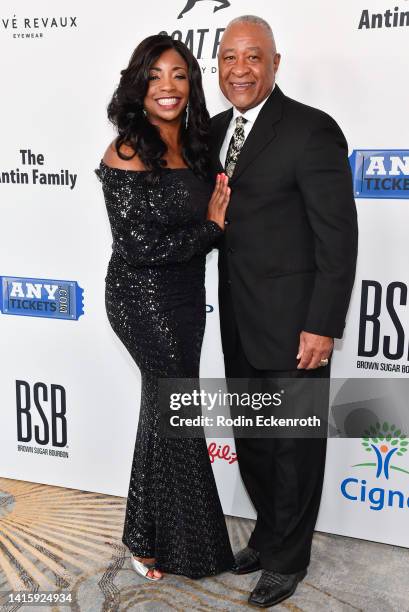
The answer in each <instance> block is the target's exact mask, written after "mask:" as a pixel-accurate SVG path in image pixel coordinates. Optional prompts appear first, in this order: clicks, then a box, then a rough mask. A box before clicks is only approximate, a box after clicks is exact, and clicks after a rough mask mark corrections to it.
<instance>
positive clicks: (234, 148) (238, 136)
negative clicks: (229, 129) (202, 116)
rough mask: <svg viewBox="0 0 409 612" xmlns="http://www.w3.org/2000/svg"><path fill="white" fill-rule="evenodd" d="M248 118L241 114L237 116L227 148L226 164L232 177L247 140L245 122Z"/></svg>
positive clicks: (227, 172)
mask: <svg viewBox="0 0 409 612" xmlns="http://www.w3.org/2000/svg"><path fill="white" fill-rule="evenodd" d="M245 123H247V119H245V118H244V117H242V116H241V115H239V116H238V117H236V127H235V129H234V132H233V136H232V137H231V140H230V143H229V148H228V149H227V155H226V162H225V164H224V167H225V171H226V174H227V176H228V177H229V178H230V177H231V176H232V174H233V172H234V168H235V167H236V164H237V160H238V158H239V155H240V151H241V148H242V146H243V144H244V141H245V135H244V124H245Z"/></svg>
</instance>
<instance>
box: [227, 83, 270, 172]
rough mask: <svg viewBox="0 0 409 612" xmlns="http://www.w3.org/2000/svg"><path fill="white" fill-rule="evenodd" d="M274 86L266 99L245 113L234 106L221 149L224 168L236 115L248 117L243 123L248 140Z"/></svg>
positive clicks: (245, 136)
mask: <svg viewBox="0 0 409 612" xmlns="http://www.w3.org/2000/svg"><path fill="white" fill-rule="evenodd" d="M274 87H275V83H274V85H273V89H272V90H271V92H270V94H269V95H268V96H267V98H266V99H265V100H263V101H262V102H260V104H257V106H254V107H253V108H249V110H248V111H246V112H245V113H241V112H240V111H238V110H237V108H236V107H234V106H233V117H232V119H231V121H230V123H229V127H228V128H227V132H226V136H225V137H224V140H223V144H222V146H221V149H220V162H221V164H222V166H223V168H224V166H225V163H226V155H227V149H228V148H229V144H230V140H231V137H232V136H233V132H234V130H235V128H236V117H240V115H241V116H242V117H244V118H245V119H247V123H245V124H244V125H243V128H244V140H246V138H247V136H248V135H249V134H250V131H251V128H252V127H253V125H254V122H255V120H256V119H257V117H258V114H259V112H260V111H261V109H262V108H263V106H264V104H265V103H266V102H267V100H268V99H269V97H270V96H271V94H272V93H273V91H274Z"/></svg>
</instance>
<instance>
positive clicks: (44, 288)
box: [0, 276, 84, 321]
mask: <svg viewBox="0 0 409 612" xmlns="http://www.w3.org/2000/svg"><path fill="white" fill-rule="evenodd" d="M0 285H1V292H0V312H2V313H3V314H8V315H22V316H26V317H47V318H50V319H69V320H71V321H77V320H78V318H79V317H80V316H81V315H82V314H84V305H83V294H84V290H83V289H81V287H79V285H78V283H77V282H76V281H63V280H49V279H45V278H25V277H19V276H0Z"/></svg>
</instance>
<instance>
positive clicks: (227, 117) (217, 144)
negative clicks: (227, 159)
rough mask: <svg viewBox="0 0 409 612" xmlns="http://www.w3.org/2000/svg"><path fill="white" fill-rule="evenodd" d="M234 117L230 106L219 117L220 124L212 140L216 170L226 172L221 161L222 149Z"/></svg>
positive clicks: (216, 127)
mask: <svg viewBox="0 0 409 612" xmlns="http://www.w3.org/2000/svg"><path fill="white" fill-rule="evenodd" d="M232 117H233V109H232V108H230V109H229V110H227V111H226V112H225V113H224V114H223V115H222V116H221V117H220V118H219V121H218V124H217V126H215V132H214V138H213V142H212V150H213V154H212V159H213V160H214V165H215V172H224V168H223V166H222V164H221V162H220V149H221V148H222V144H223V140H224V137H225V136H226V132H227V128H228V127H229V123H230V121H231V118H232Z"/></svg>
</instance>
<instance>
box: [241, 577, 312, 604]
mask: <svg viewBox="0 0 409 612" xmlns="http://www.w3.org/2000/svg"><path fill="white" fill-rule="evenodd" d="M306 574H307V570H302V571H301V572H297V573H296V574H279V573H278V572H273V571H272V570H264V571H263V573H262V574H261V577H260V580H259V581H258V582H257V584H256V587H255V589H254V591H253V592H252V593H251V594H250V597H249V603H251V604H253V606H258V607H259V608H269V607H270V606H275V605H276V604H278V603H280V602H281V601H284V599H287V597H291V595H292V594H293V593H294V591H295V589H296V588H297V585H298V583H299V582H300V581H301V580H302V579H303V578H304V577H305V576H306Z"/></svg>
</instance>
